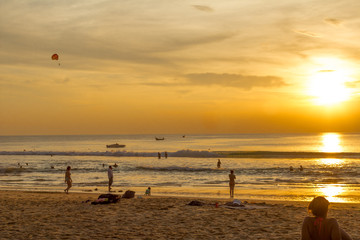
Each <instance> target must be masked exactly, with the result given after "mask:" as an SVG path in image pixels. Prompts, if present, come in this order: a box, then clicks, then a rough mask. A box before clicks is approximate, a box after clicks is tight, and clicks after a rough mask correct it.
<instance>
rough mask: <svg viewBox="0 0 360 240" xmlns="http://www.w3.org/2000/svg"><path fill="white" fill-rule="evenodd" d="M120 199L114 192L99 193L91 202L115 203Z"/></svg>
mask: <svg viewBox="0 0 360 240" xmlns="http://www.w3.org/2000/svg"><path fill="white" fill-rule="evenodd" d="M118 201H120V197H119V195H116V194H110V193H108V194H101V195H100V196H99V197H98V199H97V200H95V201H93V202H91V204H93V205H96V204H109V203H117V202H118Z"/></svg>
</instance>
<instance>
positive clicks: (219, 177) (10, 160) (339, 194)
mask: <svg viewBox="0 0 360 240" xmlns="http://www.w3.org/2000/svg"><path fill="white" fill-rule="evenodd" d="M155 137H157V138H164V140H156V139H155ZM114 143H118V144H123V145H126V146H125V147H124V148H107V147H106V145H108V144H114ZM165 152H167V156H168V157H167V158H165ZM158 153H160V154H161V158H160V159H159V158H158ZM218 159H220V160H221V162H222V164H221V167H220V168H217V166H216V163H217V161H218ZM115 164H116V165H118V167H115V168H114V185H113V186H114V187H113V189H115V191H116V192H118V191H125V190H128V189H131V190H134V191H136V194H137V195H143V194H144V192H145V190H146V188H147V187H149V186H150V187H151V188H152V194H153V195H168V196H192V197H214V198H227V197H228V196H229V189H228V174H229V171H230V170H231V169H232V170H234V171H235V174H236V187H235V198H237V199H244V200H250V199H262V200H302V201H308V200H310V199H311V198H312V197H314V196H316V195H324V196H326V197H327V198H328V199H329V200H330V201H332V202H360V134H359V133H347V134H343V133H321V134H239V135H186V136H183V135H157V136H155V135H104V136H101V135H96V136H93V135H83V136H0V189H8V190H19V189H20V190H28V191H63V189H64V188H65V183H64V174H65V169H66V167H67V166H71V167H72V179H73V188H72V189H71V190H70V192H71V191H73V192H83V191H84V192H93V193H103V192H106V190H107V168H108V166H109V165H115ZM300 165H302V167H303V168H304V170H303V171H301V170H300V169H299V167H300ZM290 166H292V167H293V168H294V170H293V171H290Z"/></svg>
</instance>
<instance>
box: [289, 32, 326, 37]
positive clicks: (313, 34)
mask: <svg viewBox="0 0 360 240" xmlns="http://www.w3.org/2000/svg"><path fill="white" fill-rule="evenodd" d="M294 32H296V33H298V34H302V35H305V36H307V37H314V38H318V37H321V36H320V35H318V34H316V33H313V32H309V31H304V30H294Z"/></svg>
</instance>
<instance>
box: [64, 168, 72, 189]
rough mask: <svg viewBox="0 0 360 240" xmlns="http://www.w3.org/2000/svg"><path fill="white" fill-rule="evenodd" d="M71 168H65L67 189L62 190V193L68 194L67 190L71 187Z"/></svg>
mask: <svg viewBox="0 0 360 240" xmlns="http://www.w3.org/2000/svg"><path fill="white" fill-rule="evenodd" d="M70 170H71V167H70V166H68V167H67V168H66V173H65V182H66V184H67V188H66V189H65V190H64V192H66V193H69V189H70V188H71V187H72V179H71V173H70Z"/></svg>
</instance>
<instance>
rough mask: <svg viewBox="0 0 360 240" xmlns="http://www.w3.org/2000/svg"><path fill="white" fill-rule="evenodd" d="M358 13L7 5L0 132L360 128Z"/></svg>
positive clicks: (272, 5)
mask: <svg viewBox="0 0 360 240" xmlns="http://www.w3.org/2000/svg"><path fill="white" fill-rule="evenodd" d="M359 9H360V1H358V0H343V1H338V0H317V1H315V0H311V1H309V0H302V1H299V0H297V1H295V0H277V1H268V0H243V1H239V0H227V1H220V0H216V1H215V0H214V1H204V0H198V1H193V0H181V1H180V0H178V1H174V0H127V1H125V0H107V1H106V0H104V1H101V0H86V1H85V0H83V1H79V0H71V1H70V0H64V1H44V0H2V1H0V69H1V71H0V135H31V134H39V135H42V134H152V133H161V134H166V133H169V134H170V133H179V134H191V133H209V134H212V133H302V132H359V131H360V124H359V119H360V107H359V99H360V95H359V93H360V91H359V87H360V81H359V77H360V15H359ZM54 53H57V54H58V55H59V60H58V61H56V60H51V55H52V54H54Z"/></svg>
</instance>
